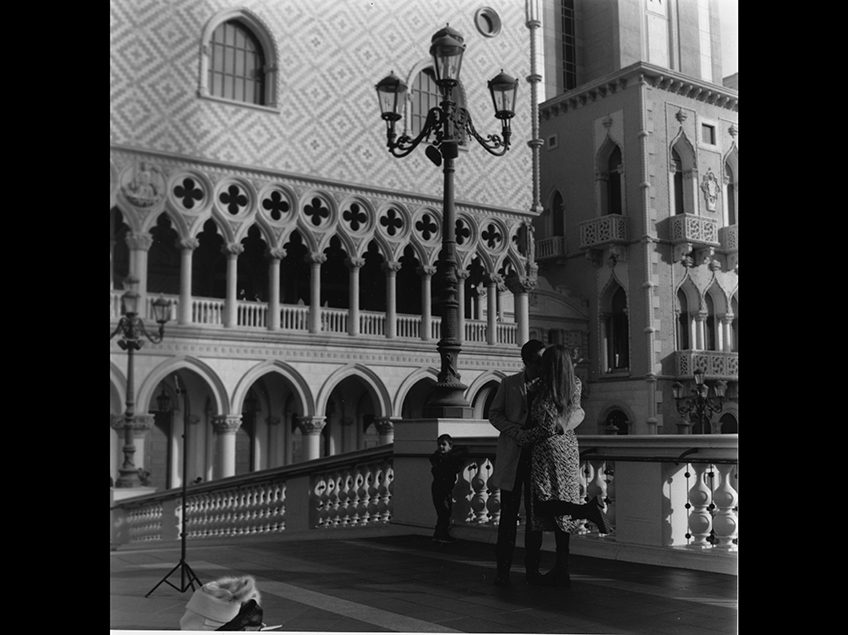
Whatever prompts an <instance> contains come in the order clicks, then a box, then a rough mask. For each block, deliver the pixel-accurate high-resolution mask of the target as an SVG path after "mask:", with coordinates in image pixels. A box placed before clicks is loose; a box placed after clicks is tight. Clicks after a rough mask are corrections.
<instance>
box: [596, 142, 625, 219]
mask: <svg viewBox="0 0 848 635" xmlns="http://www.w3.org/2000/svg"><path fill="white" fill-rule="evenodd" d="M595 183H596V188H597V196H598V200H599V206H600V214H601V215H604V214H622V213H623V212H624V209H625V206H624V189H625V188H624V160H623V155H622V150H621V145H620V144H619V143H616V142H615V141H614V140H613V139H612V137H611V136H610V135H609V133H607V136H606V137H605V138H604V141H603V143H601V147H600V148H598V151H597V152H596V153H595Z"/></svg>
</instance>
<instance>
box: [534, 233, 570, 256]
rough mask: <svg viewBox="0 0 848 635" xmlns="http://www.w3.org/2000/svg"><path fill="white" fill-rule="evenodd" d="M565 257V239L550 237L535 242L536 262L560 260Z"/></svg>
mask: <svg viewBox="0 0 848 635" xmlns="http://www.w3.org/2000/svg"><path fill="white" fill-rule="evenodd" d="M564 255H565V237H563V236H551V237H550V238H542V239H541V240H537V241H536V260H547V259H548V258H560V257H562V256H564Z"/></svg>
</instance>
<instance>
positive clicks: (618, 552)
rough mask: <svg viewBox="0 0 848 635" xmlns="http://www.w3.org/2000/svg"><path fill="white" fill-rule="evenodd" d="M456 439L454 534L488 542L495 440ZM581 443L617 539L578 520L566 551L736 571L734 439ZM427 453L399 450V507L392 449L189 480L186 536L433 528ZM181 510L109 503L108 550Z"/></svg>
mask: <svg viewBox="0 0 848 635" xmlns="http://www.w3.org/2000/svg"><path fill="white" fill-rule="evenodd" d="M472 423H480V424H482V423H485V422H472ZM416 424H417V422H411V423H410V424H409V425H412V426H415V425H416ZM397 425H398V426H402V425H404V424H403V422H399V423H398V424H397ZM466 425H467V424H466ZM455 439H456V442H457V444H461V445H464V446H466V447H467V448H468V450H469V454H468V458H467V460H466V462H465V465H464V467H463V469H462V471H461V472H460V475H459V479H458V481H457V484H456V486H455V488H454V500H455V503H454V507H453V518H452V520H453V524H454V526H455V528H456V529H457V532H456V533H458V534H459V535H460V536H461V537H463V538H468V539H472V540H480V541H483V542H494V538H495V536H494V534H495V533H496V531H497V525H498V520H499V514H500V491H499V490H498V489H497V488H495V487H494V486H493V485H492V483H491V475H492V471H493V468H494V462H495V446H496V442H497V441H496V438H495V437H494V436H492V437H464V438H463V437H461V436H460V435H455ZM578 439H579V443H580V449H581V461H580V462H581V473H580V493H581V496H583V497H584V498H586V499H590V498H592V497H595V496H597V497H598V498H599V499H602V500H604V501H606V503H607V519H608V521H609V524H610V525H611V526H612V527H613V532H612V533H611V534H609V535H600V534H598V532H597V528H596V527H593V526H591V525H587V524H585V523H584V524H583V525H582V527H581V529H580V530H578V532H577V533H576V536H575V540H573V541H572V543H571V545H572V546H571V549H572V552H573V553H578V554H583V555H593V556H596V557H605V558H614V559H619V560H630V561H633V562H647V563H656V562H661V563H663V564H666V565H669V566H682V567H688V568H695V569H703V570H711V571H721V572H724V573H735V572H736V561H735V558H733V557H731V556H732V554H733V553H734V552H735V551H736V550H737V549H738V525H739V517H738V508H739V504H738V501H739V485H738V478H739V473H738V460H737V455H738V437H737V436H736V435H643V436H594V435H591V436H589V435H587V436H583V435H580V436H579V437H578ZM396 443H397V440H396ZM427 448H428V449H427V450H421V451H418V452H411V453H410V452H404V453H402V454H400V455H399V456H402V457H403V466H404V469H405V470H406V469H408V470H410V475H408V476H406V477H405V478H404V483H405V485H404V490H403V491H404V492H405V494H404V495H405V496H406V497H407V499H409V500H405V501H400V500H396V499H395V495H396V494H395V488H394V487H393V481H394V478H395V473H394V464H395V460H394V454H393V453H394V451H395V445H392V444H390V445H383V446H378V447H376V448H371V449H368V450H359V451H357V452H351V453H348V454H342V455H338V456H334V457H329V458H323V459H316V460H313V461H308V462H306V463H301V464H297V465H293V466H288V467H282V468H273V469H270V470H263V471H260V472H255V473H252V474H249V475H244V476H236V477H231V478H226V479H221V480H218V481H212V482H209V483H205V484H199V485H190V486H189V487H188V490H187V505H186V512H187V519H188V524H187V530H188V531H187V536H189V537H191V538H192V539H205V538H227V537H238V536H249V535H263V534H274V533H281V532H287V531H295V530H327V529H344V528H347V527H361V526H370V525H380V524H386V523H389V522H392V521H394V520H395V513H396V511H397V510H398V509H399V508H404V509H405V510H407V513H408V510H415V512H414V513H413V516H415V518H414V519H410V518H405V517H404V518H400V519H397V521H396V522H399V523H401V524H406V525H410V524H411V525H417V526H421V527H432V525H433V524H434V523H435V513H434V512H433V509H432V505H431V503H430V496H429V488H430V483H429V480H428V479H427V478H426V477H424V478H418V477H416V476H415V475H416V474H418V475H422V476H423V475H425V474H426V475H429V461H428V456H429V445H428V446H427ZM399 476H400V477H404V474H400V475H399ZM399 482H400V481H399ZM401 502H403V504H402V505H401ZM398 505H400V507H398ZM180 512H181V505H180V491H179V490H176V489H175V490H168V491H165V492H161V493H156V494H150V495H145V496H140V497H136V498H129V499H125V500H122V501H120V502H117V503H114V504H113V505H112V536H113V538H112V540H113V543H114V544H129V543H140V542H150V541H162V540H177V539H178V537H179V534H180V529H181V527H180V524H181V518H180ZM481 532H482V533H481Z"/></svg>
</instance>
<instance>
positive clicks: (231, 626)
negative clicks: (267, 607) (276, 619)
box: [215, 600, 262, 631]
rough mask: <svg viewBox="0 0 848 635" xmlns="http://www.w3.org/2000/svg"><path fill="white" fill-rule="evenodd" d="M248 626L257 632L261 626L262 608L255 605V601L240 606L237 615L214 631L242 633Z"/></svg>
mask: <svg viewBox="0 0 848 635" xmlns="http://www.w3.org/2000/svg"><path fill="white" fill-rule="evenodd" d="M249 626H252V627H255V628H256V629H257V630H258V628H259V627H261V626H262V607H261V606H259V604H257V603H256V600H248V601H247V602H245V603H244V604H242V605H241V610H240V611H239V612H238V615H236V616H235V617H234V618H233V619H231V620H230V621H229V622H227V623H226V624H224V625H223V626H221V627H219V628H217V629H215V630H217V631H243V630H246V629H247V627H249Z"/></svg>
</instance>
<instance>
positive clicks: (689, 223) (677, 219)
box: [668, 214, 721, 262]
mask: <svg viewBox="0 0 848 635" xmlns="http://www.w3.org/2000/svg"><path fill="white" fill-rule="evenodd" d="M668 229H669V239H670V240H671V243H672V244H673V245H674V261H675V262H681V261H683V259H684V258H687V257H689V254H690V253H692V252H695V259H696V260H698V261H699V262H700V261H704V260H706V259H712V256H713V252H714V250H715V248H716V247H719V246H720V245H721V243H720V242H719V239H718V222H717V221H715V220H713V219H711V218H704V217H703V216H696V215H695V214H677V215H676V216H672V217H671V218H670V219H669V220H668Z"/></svg>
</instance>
